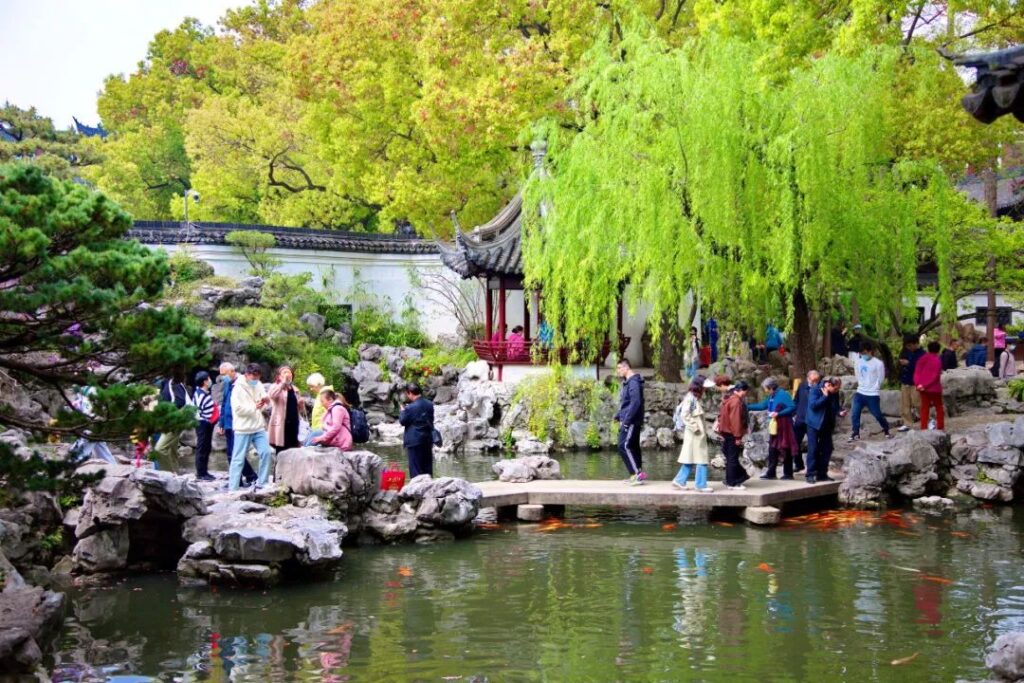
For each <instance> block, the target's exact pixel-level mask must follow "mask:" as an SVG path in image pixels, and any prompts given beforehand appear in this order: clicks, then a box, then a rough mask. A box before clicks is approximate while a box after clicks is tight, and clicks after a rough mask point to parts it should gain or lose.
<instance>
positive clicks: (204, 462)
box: [194, 370, 220, 481]
mask: <svg viewBox="0 0 1024 683" xmlns="http://www.w3.org/2000/svg"><path fill="white" fill-rule="evenodd" d="M211 386H213V381H212V380H211V379H210V373H208V372H206V371H205V370H200V371H199V372H197V373H196V390H195V394H194V398H195V403H196V411H197V414H196V419H197V420H198V422H196V480H197V481H213V480H214V478H213V476H211V475H210V470H209V466H210V449H211V448H212V447H213V428H214V426H215V425H216V424H217V421H218V420H219V419H220V407H219V406H217V404H216V403H214V401H213V397H212V396H210V387H211Z"/></svg>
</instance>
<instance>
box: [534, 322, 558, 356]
mask: <svg viewBox="0 0 1024 683" xmlns="http://www.w3.org/2000/svg"><path fill="white" fill-rule="evenodd" d="M537 341H538V342H540V347H541V349H543V350H544V351H548V350H550V349H551V347H552V345H553V344H554V343H555V329H554V328H553V327H551V323H549V322H548V321H547V318H545V319H544V320H541V321H540V328H539V329H538V330H537Z"/></svg>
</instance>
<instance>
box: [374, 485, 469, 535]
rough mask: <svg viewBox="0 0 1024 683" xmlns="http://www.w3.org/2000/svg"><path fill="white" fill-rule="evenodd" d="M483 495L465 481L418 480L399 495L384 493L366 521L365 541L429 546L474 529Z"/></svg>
mask: <svg viewBox="0 0 1024 683" xmlns="http://www.w3.org/2000/svg"><path fill="white" fill-rule="evenodd" d="M482 495H483V494H482V492H481V491H480V489H479V488H477V487H476V486H474V485H472V484H470V483H469V482H467V481H465V480H463V479H456V478H454V477H440V478H438V479H434V478H432V477H431V476H430V475H428V474H422V475H420V476H418V477H415V478H414V479H412V481H410V482H409V483H407V484H406V485H405V487H403V488H402V490H401V491H399V492H397V493H396V492H394V491H381V492H380V493H378V494H377V495H376V496H375V497H374V499H373V501H372V502H371V503H370V509H369V510H367V511H366V513H365V515H364V519H363V523H364V526H363V539H364V540H366V541H370V542H373V541H377V542H383V543H396V542H401V541H415V542H417V543H425V542H430V541H437V540H447V539H452V538H455V536H457V535H461V534H465V533H468V532H469V531H470V530H472V527H473V520H474V519H475V518H476V515H477V513H478V512H479V511H480V498H481V497H482Z"/></svg>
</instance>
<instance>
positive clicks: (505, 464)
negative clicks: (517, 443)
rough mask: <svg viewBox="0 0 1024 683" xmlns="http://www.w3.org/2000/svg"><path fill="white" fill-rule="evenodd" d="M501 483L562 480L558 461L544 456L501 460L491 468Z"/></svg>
mask: <svg viewBox="0 0 1024 683" xmlns="http://www.w3.org/2000/svg"><path fill="white" fill-rule="evenodd" d="M491 470H492V471H493V472H494V473H495V474H497V475H498V480H499V481H508V482H518V483H522V482H527V481H533V480H534V479H561V478H562V471H561V466H560V465H559V463H558V461H557V460H555V459H554V458H549V457H547V456H544V455H532V456H527V457H522V458H515V459H514V460H499V461H498V462H496V463H494V464H493V465H492V466H491Z"/></svg>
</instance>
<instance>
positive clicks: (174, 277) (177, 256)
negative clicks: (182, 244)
mask: <svg viewBox="0 0 1024 683" xmlns="http://www.w3.org/2000/svg"><path fill="white" fill-rule="evenodd" d="M167 265H168V266H170V268H171V281H172V282H173V283H174V284H175V285H178V284H187V283H189V282H196V281H197V280H202V279H204V278H209V277H213V266H211V265H210V264H209V263H207V262H206V261H203V260H202V259H199V258H196V257H195V256H193V255H192V253H191V252H190V251H188V249H185V248H179V249H178V250H177V251H175V252H174V253H173V254H171V256H170V258H168V259H167Z"/></svg>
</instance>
